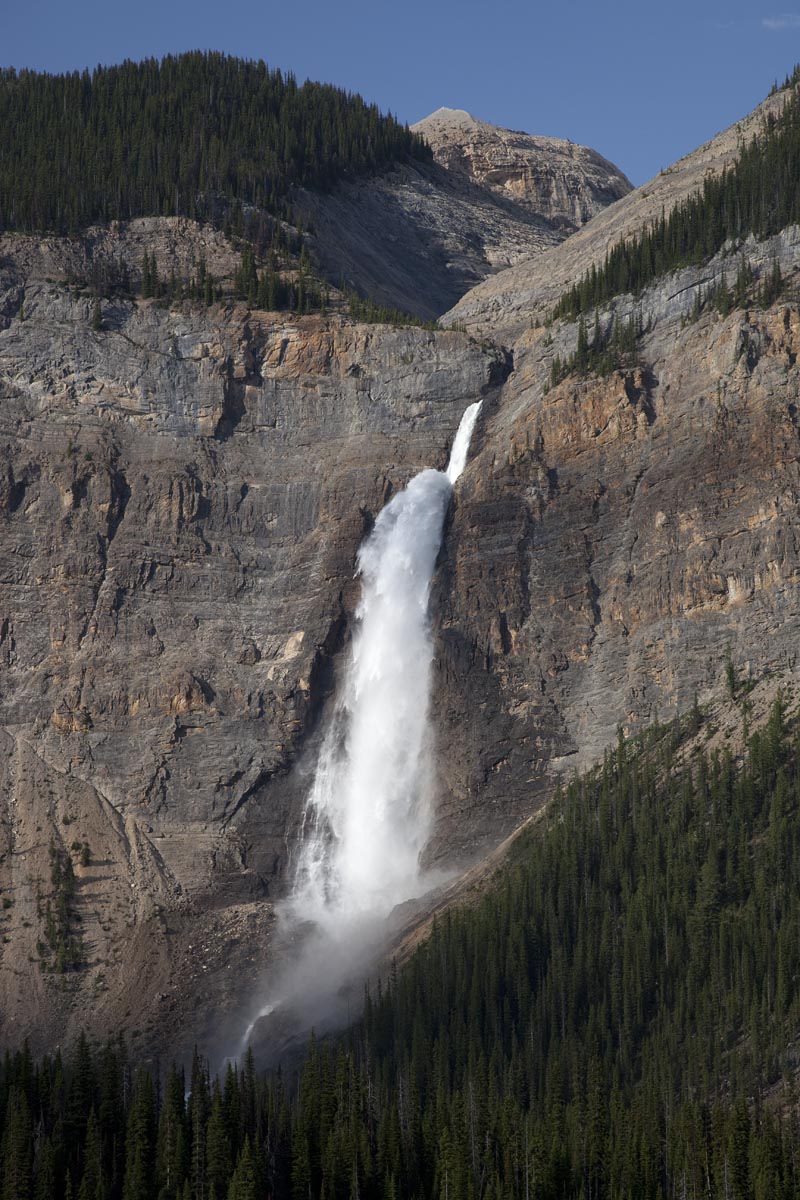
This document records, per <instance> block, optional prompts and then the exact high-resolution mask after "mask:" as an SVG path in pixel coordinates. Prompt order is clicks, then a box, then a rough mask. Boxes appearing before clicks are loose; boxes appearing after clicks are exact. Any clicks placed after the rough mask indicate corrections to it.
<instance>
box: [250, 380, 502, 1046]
mask: <svg viewBox="0 0 800 1200" xmlns="http://www.w3.org/2000/svg"><path fill="white" fill-rule="evenodd" d="M479 410H480V401H479V402H478V403H476V404H472V405H470V406H469V408H468V409H467V410H466V412H465V413H464V415H463V417H462V418H461V424H460V425H459V428H458V432H457V434H456V437H455V441H454V442H453V448H452V451H451V453H450V461H449V463H448V466H447V470H446V471H434V470H427V471H421V472H420V474H419V475H416V476H415V477H414V478H413V479H412V480H411V482H410V483H409V484H408V486H407V487H406V488H405V490H404V491H402V492H399V493H398V494H397V495H396V496H395V497H394V498H393V499H392V500H391V501H390V502H389V504H387V506H386V508H384V509H383V511H382V512H381V513H380V514H379V516H378V519H377V520H376V522H375V526H374V528H373V530H372V532H371V533H370V534H369V536H368V537H367V538H366V539H365V541H364V542H363V543H362V545H361V548H360V549H359V552H358V560H357V568H358V574H360V575H361V577H362V580H363V587H362V595H361V602H360V604H359V607H358V611H357V614H356V615H357V618H358V625H357V627H356V631H355V634H354V636H353V642H352V647H351V651H350V659H349V662H348V664H347V669H346V674H345V678H344V683H343V687H342V689H341V692H340V695H339V697H338V698H337V701H336V705H335V709H334V712H333V715H332V718H331V723H330V726H329V728H328V731H327V734H326V736H325V739H324V741H323V744H322V747H321V750H320V753H319V758H318V760H317V765H316V770H315V773H314V781H313V784H312V786H311V790H310V793H309V796H308V800H307V803H306V810H305V815H304V821H303V828H302V831H301V838H300V842H301V846H300V852H299V858H298V863H297V870H296V874H295V883H294V888H293V891H292V894H291V896H290V898H289V900H288V901H287V903H286V906H285V909H284V912H283V917H284V921H285V923H286V924H288V926H289V927H290V928H293V927H296V925H297V923H298V922H307V921H310V922H313V924H314V925H315V926H316V928H317V935H316V937H314V938H312V939H311V941H310V942H308V943H307V944H306V946H305V953H304V955H303V954H301V957H300V959H299V960H297V961H296V962H295V963H294V964H293V966H292V968H291V969H290V970H289V971H287V973H286V975H285V977H284V978H283V980H282V981H281V983H280V985H279V986H278V987H277V988H276V990H275V991H274V993H273V995H272V997H271V999H270V1001H269V1003H266V1004H264V1005H263V1006H262V1007H261V1009H260V1011H259V1012H258V1014H257V1015H256V1016H255V1018H254V1019H253V1020H252V1021H251V1022H250V1025H249V1027H248V1029H247V1032H246V1034H245V1038H244V1041H243V1043H242V1046H243V1048H244V1046H246V1045H247V1043H248V1042H249V1039H250V1035H251V1033H252V1031H253V1029H254V1027H255V1024H256V1022H257V1021H258V1020H259V1019H260V1018H261V1017H264V1016H267V1015H269V1014H270V1013H272V1012H274V1011H275V1010H276V1009H277V1008H279V1007H284V1006H285V1007H294V1008H295V1009H296V1010H297V1011H298V1012H300V1011H301V1010H302V1009H303V1008H304V1007H305V1013H306V1015H307V1016H308V1017H309V1019H310V1020H313V1021H314V1022H316V1023H319V1022H320V1021H321V1020H324V1015H325V1014H324V1013H323V1011H322V1009H323V1008H325V1007H326V1006H328V1005H329V1003H330V1001H331V997H332V996H333V995H334V994H335V992H336V989H337V988H338V987H339V986H341V985H343V984H344V983H345V982H346V979H347V977H348V974H349V975H350V977H352V976H353V972H355V971H359V970H361V968H362V966H363V965H364V963H365V960H366V959H367V958H368V956H369V953H370V952H371V949H372V948H373V947H374V946H375V945H376V944H377V940H376V938H377V936H378V935H377V931H378V930H379V929H381V928H382V927H383V924H384V922H385V918H386V917H387V916H388V914H389V913H390V912H391V910H392V909H393V908H394V907H395V906H396V905H397V904H400V903H402V902H403V901H405V900H409V899H411V898H413V897H415V896H418V895H420V894H421V893H422V892H423V891H424V890H425V889H426V884H427V883H428V882H429V881H426V880H425V879H424V878H423V876H422V874H421V870H420V855H421V853H422V850H423V849H424V847H425V844H426V842H427V839H428V834H429V832H430V822H431V778H432V755H431V749H432V747H431V741H430V733H429V722H428V700H429V692H430V674H431V663H432V660H433V639H432V635H431V628H430V622H429V620H428V594H429V592H430V585H431V577H432V575H433V568H434V565H435V563H436V556H437V554H438V552H439V546H440V544H441V539H442V527H443V524H444V517H445V513H446V511H447V505H448V503H449V500H450V496H451V494H452V490H453V484H454V483H455V482H456V480H457V479H458V477H459V475H460V474H461V472H462V471H463V469H464V466H465V465H466V461H467V453H468V450H469V443H470V439H471V437H472V431H473V429H474V426H475V421H476V420H477V417H478V412H479ZM314 993H316V1000H317V1001H324V1003H323V1004H318V1006H317V1008H316V1009H315V1008H314V995H313V994H314ZM309 1001H311V1003H310V1004H309Z"/></svg>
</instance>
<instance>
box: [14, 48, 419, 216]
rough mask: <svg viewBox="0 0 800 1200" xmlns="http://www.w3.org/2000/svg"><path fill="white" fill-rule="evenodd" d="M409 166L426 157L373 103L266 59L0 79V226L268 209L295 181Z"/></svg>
mask: <svg viewBox="0 0 800 1200" xmlns="http://www.w3.org/2000/svg"><path fill="white" fill-rule="evenodd" d="M409 157H415V158H421V159H426V158H429V157H430V150H429V149H428V147H427V146H426V145H425V143H424V142H423V141H422V140H421V139H420V138H419V137H417V136H416V135H415V134H412V133H411V132H410V131H409V130H408V128H407V127H404V126H402V125H400V124H399V123H398V122H397V121H396V120H395V119H394V118H393V117H391V116H383V115H382V114H381V113H380V112H379V111H378V109H377V108H376V106H375V105H370V104H367V103H365V101H364V100H363V99H362V98H361V97H360V96H358V95H353V94H351V93H347V92H344V91H342V90H341V89H339V88H335V87H332V86H330V85H327V84H319V83H312V82H306V83H304V84H303V85H302V86H298V84H297V82H296V80H295V79H294V77H293V76H292V75H284V74H282V73H281V72H280V71H279V70H270V69H269V68H268V67H267V66H266V65H265V64H264V63H263V62H248V61H243V60H241V59H237V58H231V57H228V56H226V55H223V54H217V53H200V52H193V53H189V54H182V55H180V56H176V57H173V56H168V57H166V58H164V59H162V60H161V61H158V60H157V59H147V60H146V61H144V62H140V63H134V62H130V61H128V62H124V63H122V65H121V66H114V67H97V68H96V69H95V70H94V71H93V72H91V73H89V72H88V71H84V72H83V73H79V72H73V73H71V74H66V75H49V74H43V73H39V72H35V71H27V70H25V71H16V70H14V69H6V70H2V71H0V229H17V230H24V231H28V232H39V231H42V230H52V231H55V232H58V233H68V232H74V231H78V230H80V229H82V228H84V227H85V226H86V225H88V224H90V223H92V222H101V221H109V220H114V219H126V218H129V217H136V216H161V215H184V216H189V217H196V218H199V219H211V220H215V221H219V220H222V219H224V218H225V217H226V215H227V214H228V213H229V212H230V210H231V208H232V206H234V205H238V206H239V207H241V206H248V205H251V206H256V207H260V208H265V209H267V210H269V211H272V212H278V211H281V209H282V206H283V204H284V202H285V200H286V197H287V195H288V193H289V189H290V188H291V186H292V185H293V184H299V185H303V186H306V187H312V188H325V187H328V186H330V185H331V184H333V183H335V182H336V180H338V179H341V178H342V177H344V176H347V175H353V174H363V173H369V172H373V171H376V170H379V169H381V168H383V167H385V166H387V165H388V164H390V163H392V162H395V161H397V160H404V159H407V158H409Z"/></svg>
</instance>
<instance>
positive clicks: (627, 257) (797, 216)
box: [553, 69, 800, 317]
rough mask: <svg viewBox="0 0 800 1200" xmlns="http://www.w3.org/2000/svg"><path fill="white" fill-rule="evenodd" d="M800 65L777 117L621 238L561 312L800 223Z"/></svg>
mask: <svg viewBox="0 0 800 1200" xmlns="http://www.w3.org/2000/svg"><path fill="white" fill-rule="evenodd" d="M798 83H800V69H795V71H794V73H793V74H792V76H791V77H790V78H788V79H787V80H786V82H785V84H784V87H785V88H788V89H791V90H790V91H788V93H787V99H786V103H785V105H784V108H783V110H782V112H780V113H779V114H778V115H774V114H773V115H770V116H769V117H767V118H765V120H764V123H763V127H762V129H761V130H760V131H759V133H758V134H757V135H756V136H755V137H754V138H753V139H752V140H751V141H750V142H749V143H748V144H747V145H743V146H742V148H741V150H740V152H739V155H738V157H737V159H736V161H735V162H734V163H733V165H732V166H730V167H729V168H728V169H726V170H724V171H723V172H722V173H721V174H720V175H714V176H710V177H709V178H708V179H706V181H705V183H704V184H703V187H702V189H701V190H700V191H698V192H695V193H694V194H693V195H691V196H689V197H688V199H686V200H685V201H683V203H682V204H678V205H677V206H676V207H675V208H673V209H672V210H671V211H670V212H668V213H662V214H661V216H660V217H659V219H658V220H657V221H654V222H652V223H651V224H650V225H649V226H648V227H647V228H646V229H644V230H643V231H642V232H641V233H640V234H639V235H638V236H637V237H634V238H631V239H629V240H625V241H621V242H617V243H616V245H614V246H612V247H611V249H610V250H609V251H608V253H607V254H606V258H605V261H604V262H603V264H602V265H601V266H599V267H596V266H593V267H592V268H591V270H590V271H587V272H586V274H585V275H584V276H583V278H582V279H581V280H580V281H579V282H578V283H577V284H575V285H574V286H573V287H571V288H570V289H569V291H567V292H565V293H564V295H563V296H562V297H561V299H560V300H559V302H558V304H557V305H556V307H555V308H554V310H553V316H554V317H577V316H579V315H580V314H581V313H586V312H589V311H590V310H591V309H592V308H594V307H595V306H597V305H599V304H604V303H605V302H607V301H608V300H611V299H612V298H613V297H614V296H618V295H621V294H623V293H626V292H632V293H633V294H634V295H638V294H639V293H640V292H641V291H642V289H643V288H645V287H646V286H647V285H648V284H649V283H652V282H653V280H655V279H658V278H659V277H660V276H662V275H665V274H667V273H668V272H670V271H674V270H677V269H678V268H679V267H685V266H689V265H691V264H694V263H701V262H704V261H707V260H708V259H710V258H712V257H713V256H714V255H715V254H716V253H718V251H720V250H721V249H722V248H723V246H725V244H726V243H731V244H732V245H733V244H736V243H738V242H739V241H741V240H742V239H743V238H746V237H747V236H748V235H749V234H754V235H755V236H756V237H757V238H766V237H770V236H771V235H773V234H776V233H779V232H780V230H782V229H785V228H786V227H787V225H795V224H797V223H798V222H800V90H798V87H797V85H798Z"/></svg>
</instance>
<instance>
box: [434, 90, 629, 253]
mask: <svg viewBox="0 0 800 1200" xmlns="http://www.w3.org/2000/svg"><path fill="white" fill-rule="evenodd" d="M412 128H413V129H414V131H415V132H416V133H421V134H422V136H423V137H424V138H425V140H426V141H427V142H428V144H429V145H430V147H431V149H432V150H433V154H434V158H435V159H436V161H437V162H438V163H440V164H441V165H442V166H443V167H446V169H447V170H448V171H449V172H450V173H451V174H452V175H456V176H459V177H461V178H462V179H467V180H470V181H471V182H473V183H478V184H480V185H481V186H483V187H485V188H487V189H488V190H489V191H491V192H493V193H494V194H495V195H498V196H501V197H503V198H504V199H506V200H510V201H512V202H513V203H514V204H515V205H517V206H519V207H520V208H521V209H523V210H527V211H529V212H531V213H535V214H538V215H539V216H542V217H544V218H545V220H547V221H548V222H549V223H550V224H551V225H552V226H553V227H554V228H562V229H563V230H564V231H565V232H566V233H573V232H574V231H575V230H576V229H578V228H580V226H581V225H585V224H586V222H587V221H588V220H589V219H590V218H591V217H593V216H595V215H596V214H597V213H599V212H602V210H603V209H604V208H607V207H608V205H609V204H613V203H614V201H615V200H620V199H621V198H622V197H623V196H626V195H627V194H628V192H630V191H631V189H632V185H631V182H630V180H629V179H627V178H626V177H625V176H624V175H623V174H622V172H621V171H620V170H619V169H618V168H617V167H615V166H614V164H613V163H610V162H609V161H608V160H607V159H605V158H603V157H602V155H600V154H598V153H597V152H596V151H595V150H590V149H588V148H587V147H586V146H576V145H575V143H574V142H568V141H564V140H563V139H562V138H551V137H538V136H535V135H533V134H530V133H523V132H521V131H519V130H513V129H501V128H499V127H498V126H497V125H490V124H488V122H486V121H478V120H476V118H475V117H473V116H472V115H471V114H470V113H468V112H464V111H463V109H458V108H439V109H437V110H436V112H435V113H431V115H430V116H429V117H425V119H424V120H423V121H419V122H418V123H417V124H416V125H414V126H412Z"/></svg>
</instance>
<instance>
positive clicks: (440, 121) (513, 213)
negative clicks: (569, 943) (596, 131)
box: [298, 108, 631, 318]
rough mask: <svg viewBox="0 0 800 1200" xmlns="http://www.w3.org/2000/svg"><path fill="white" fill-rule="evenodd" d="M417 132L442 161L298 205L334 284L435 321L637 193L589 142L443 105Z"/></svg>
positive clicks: (346, 187) (301, 199) (309, 197)
mask: <svg viewBox="0 0 800 1200" xmlns="http://www.w3.org/2000/svg"><path fill="white" fill-rule="evenodd" d="M414 128H415V129H416V130H417V131H418V132H419V133H422V134H423V135H424V137H425V138H426V139H427V140H428V141H429V142H430V144H431V146H432V148H433V151H434V155H435V158H436V162H435V163H434V164H433V165H431V166H424V167H423V166H419V165H415V166H407V167H402V168H398V169H397V170H395V171H392V172H390V173H389V174H387V175H384V176H382V177H381V178H378V179H372V180H366V181H361V182H357V183H349V184H345V185H341V186H339V187H338V188H336V189H335V190H334V191H333V192H332V193H328V194H325V195H312V194H310V193H307V194H304V195H303V196H301V197H299V198H298V209H299V211H300V212H301V213H302V214H303V215H304V217H305V220H306V223H307V224H309V225H310V227H311V228H312V229H313V231H314V242H313V244H314V246H315V249H316V254H317V258H318V259H319V261H320V263H321V264H322V266H323V267H324V269H325V270H326V272H327V273H328V275H329V277H330V278H331V279H332V280H333V281H334V282H336V283H339V282H340V281H344V282H345V283H346V284H347V285H348V286H350V287H354V288H356V289H357V290H359V291H361V292H364V293H367V294H369V295H370V296H372V297H374V298H375V299H376V300H378V301H380V302H381V303H383V304H386V305H389V306H392V307H396V308H401V309H403V310H405V311H406V312H413V313H417V314H419V315H420V316H423V317H426V318H431V317H438V316H440V315H441V313H443V312H444V311H445V310H446V309H448V308H450V307H452V306H453V305H454V304H455V303H456V302H457V301H458V300H459V299H460V298H461V297H462V296H463V295H464V292H465V291H467V290H468V289H469V288H471V287H473V286H474V285H475V284H477V283H479V282H480V281H481V280H483V279H486V278H487V276H489V275H493V274H494V273H495V272H497V271H499V270H502V269H503V268H505V267H509V266H512V265H513V264H515V263H519V262H522V261H525V260H527V259H530V258H531V257H533V256H536V255H539V254H541V253H543V252H544V251H545V250H548V249H549V248H551V247H553V246H556V245H558V244H559V243H560V242H562V241H563V240H564V238H565V237H567V236H568V234H570V233H572V232H573V231H574V230H575V229H577V228H579V227H580V226H581V225H583V224H584V223H585V222H586V221H587V220H589V218H590V217H592V216H594V214H595V213H597V212H599V211H600V210H601V209H603V208H605V207H606V206H607V205H609V204H612V203H613V202H614V201H615V200H618V199H619V198H620V197H621V196H624V195H626V194H627V193H628V192H629V191H630V190H631V185H630V183H629V181H628V180H627V179H626V178H625V176H624V175H623V174H622V173H621V171H619V170H618V169H617V168H616V167H615V166H614V165H613V164H612V163H609V162H607V161H606V160H605V159H604V158H601V156H600V155H599V154H597V153H595V151H593V150H588V149H587V148H586V147H585V146H576V145H574V144H573V143H571V142H564V141H560V140H559V139H557V138H546V137H532V136H530V135H529V134H525V133H512V132H511V131H510V130H507V129H498V128H497V127H496V126H494V125H489V124H487V123H486V122H485V121H476V120H475V119H474V118H473V117H470V116H469V114H468V113H462V112H459V111H457V110H454V109H449V108H443V109H439V110H438V112H436V113H433V114H432V116H430V117H426V119H425V120H424V121H421V122H419V124H418V125H415V126H414Z"/></svg>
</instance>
